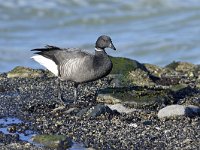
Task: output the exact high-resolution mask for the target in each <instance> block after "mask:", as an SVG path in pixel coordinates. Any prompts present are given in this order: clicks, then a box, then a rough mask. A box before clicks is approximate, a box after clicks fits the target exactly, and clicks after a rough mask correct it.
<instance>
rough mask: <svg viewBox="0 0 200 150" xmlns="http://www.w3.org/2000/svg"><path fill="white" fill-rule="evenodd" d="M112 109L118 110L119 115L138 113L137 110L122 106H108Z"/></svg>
mask: <svg viewBox="0 0 200 150" xmlns="http://www.w3.org/2000/svg"><path fill="white" fill-rule="evenodd" d="M107 106H108V107H109V108H110V109H112V110H116V111H118V112H119V113H131V112H133V111H136V109H135V108H126V107H125V106H123V105H122V104H114V105H107Z"/></svg>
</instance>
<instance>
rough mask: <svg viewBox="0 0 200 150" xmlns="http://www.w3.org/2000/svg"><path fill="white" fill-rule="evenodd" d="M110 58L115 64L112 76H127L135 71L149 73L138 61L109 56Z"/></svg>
mask: <svg viewBox="0 0 200 150" xmlns="http://www.w3.org/2000/svg"><path fill="white" fill-rule="evenodd" d="M109 57H110V59H111V61H112V63H113V69H112V71H111V74H123V75H126V74H128V73H129V72H130V71H133V70H136V69H141V70H144V71H147V70H146V68H145V66H144V65H143V64H141V63H139V62H138V61H136V60H132V59H128V58H123V57H112V56H109Z"/></svg>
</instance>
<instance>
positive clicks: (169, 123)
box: [0, 58, 200, 150]
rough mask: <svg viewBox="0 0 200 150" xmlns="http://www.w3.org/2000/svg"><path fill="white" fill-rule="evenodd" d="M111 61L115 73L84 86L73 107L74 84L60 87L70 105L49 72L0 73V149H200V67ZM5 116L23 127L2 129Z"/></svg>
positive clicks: (15, 126)
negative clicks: (62, 104) (62, 102)
mask: <svg viewBox="0 0 200 150" xmlns="http://www.w3.org/2000/svg"><path fill="white" fill-rule="evenodd" d="M112 61H113V63H114V68H113V71H112V73H111V75H109V76H108V77H106V78H103V79H101V80H98V81H95V82H91V83H87V84H82V85H80V86H79V88H78V95H79V97H78V101H77V103H75V104H74V103H73V83H72V82H62V84H61V85H62V86H61V88H62V92H63V98H64V99H65V100H66V106H65V107H63V106H61V105H60V103H59V101H58V99H57V86H56V81H55V80H56V78H55V77H53V76H52V75H51V74H50V73H49V72H47V71H44V70H33V69H29V68H24V67H17V68H15V69H14V70H12V71H10V72H8V73H3V74H1V75H0V119H4V121H2V120H0V149H44V150H46V149H67V148H70V147H71V146H72V147H71V149H76V148H73V142H77V143H80V144H82V145H81V146H80V147H79V148H78V149H86V148H88V149H193V150H194V149H200V90H199V87H200V67H199V66H198V65H193V64H190V63H185V62H173V63H171V64H169V65H168V66H166V67H163V68H161V67H158V66H155V65H150V64H141V63H139V62H137V61H133V60H128V59H125V58H112ZM8 117H12V118H13V117H16V118H18V119H20V120H21V122H18V123H10V124H7V125H5V124H4V123H5V122H6V118H8ZM3 128H5V130H6V132H7V133H5V131H4V130H3ZM30 131H31V133H30ZM21 133H23V134H24V135H25V136H26V135H27V136H29V135H30V134H35V135H36V136H35V137H31V139H29V140H27V141H26V140H23V139H22V138H20V136H19V135H20V134H21Z"/></svg>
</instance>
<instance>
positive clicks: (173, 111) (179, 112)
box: [158, 105, 198, 118]
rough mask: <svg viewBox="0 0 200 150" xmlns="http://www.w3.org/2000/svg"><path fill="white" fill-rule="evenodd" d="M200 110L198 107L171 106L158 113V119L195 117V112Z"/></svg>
mask: <svg viewBox="0 0 200 150" xmlns="http://www.w3.org/2000/svg"><path fill="white" fill-rule="evenodd" d="M197 110H198V109H197V108H196V107H189V106H184V105H170V106H166V107H164V108H162V109H161V110H159V112H158V118H165V117H167V118H169V117H176V116H189V117H190V116H193V115H194V111H195V112H196V111H197Z"/></svg>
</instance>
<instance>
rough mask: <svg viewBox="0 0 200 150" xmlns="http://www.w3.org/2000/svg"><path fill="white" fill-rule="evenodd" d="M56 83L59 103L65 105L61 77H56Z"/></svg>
mask: <svg viewBox="0 0 200 150" xmlns="http://www.w3.org/2000/svg"><path fill="white" fill-rule="evenodd" d="M56 84H57V94H58V100H59V103H60V104H61V105H63V106H65V102H64V99H63V96H62V93H61V83H60V79H59V78H57V79H56Z"/></svg>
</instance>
